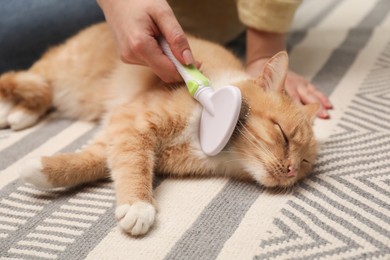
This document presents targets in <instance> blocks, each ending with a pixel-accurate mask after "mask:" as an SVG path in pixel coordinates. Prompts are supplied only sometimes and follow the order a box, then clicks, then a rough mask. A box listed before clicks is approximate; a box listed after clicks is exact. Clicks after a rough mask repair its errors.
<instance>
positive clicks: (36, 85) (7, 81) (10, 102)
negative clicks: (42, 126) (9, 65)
mask: <svg viewBox="0 0 390 260" xmlns="http://www.w3.org/2000/svg"><path fill="white" fill-rule="evenodd" d="M51 103H52V89H51V87H50V85H49V83H48V82H47V80H46V79H45V78H44V77H43V76H41V75H39V74H36V73H34V72H30V71H20V72H13V71H11V72H8V73H5V74H3V75H1V76H0V128H5V127H8V126H9V127H11V128H12V129H13V130H20V129H24V128H26V127H29V126H31V125H33V124H35V123H36V122H37V121H38V119H39V118H40V117H41V116H42V115H43V114H44V113H45V112H46V111H47V110H48V109H49V107H50V106H51Z"/></svg>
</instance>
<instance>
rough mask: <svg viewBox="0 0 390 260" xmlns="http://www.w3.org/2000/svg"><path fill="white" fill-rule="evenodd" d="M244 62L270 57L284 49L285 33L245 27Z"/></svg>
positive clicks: (248, 62)
mask: <svg viewBox="0 0 390 260" xmlns="http://www.w3.org/2000/svg"><path fill="white" fill-rule="evenodd" d="M246 48H247V49H246V54H247V56H246V64H247V65H249V64H251V63H253V62H256V61H258V60H263V59H268V58H271V57H272V56H273V55H275V54H276V53H278V52H279V51H282V50H285V35H284V34H282V33H271V32H265V31H259V30H256V29H253V28H250V27H248V28H247V35H246Z"/></svg>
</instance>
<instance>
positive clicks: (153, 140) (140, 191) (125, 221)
mask: <svg viewBox="0 0 390 260" xmlns="http://www.w3.org/2000/svg"><path fill="white" fill-rule="evenodd" d="M137 113H140V114H141V113H142V111H135V113H134V114H133V113H131V112H129V113H126V112H125V113H121V112H119V113H118V112H117V113H116V115H114V116H113V117H112V118H111V120H110V123H109V132H108V135H109V136H112V138H111V139H110V141H109V144H108V149H107V159H108V164H109V167H110V170H111V174H112V178H113V180H114V186H115V192H116V197H117V208H116V211H115V215H116V217H117V219H118V221H119V226H120V227H121V228H122V230H124V231H125V232H127V233H130V234H132V235H135V236H137V235H143V234H145V233H146V232H148V230H149V229H150V227H151V226H152V225H153V223H154V220H155V215H156V209H155V205H154V204H155V202H154V198H153V184H152V179H153V169H154V163H155V162H154V161H155V153H154V151H155V149H156V147H157V137H156V133H154V132H153V130H152V127H149V124H148V123H147V122H146V119H145V118H144V116H143V115H140V114H137Z"/></svg>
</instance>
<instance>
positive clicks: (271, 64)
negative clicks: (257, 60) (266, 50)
mask: <svg viewBox="0 0 390 260" xmlns="http://www.w3.org/2000/svg"><path fill="white" fill-rule="evenodd" d="M287 70H288V55H287V52H285V51H281V52H278V53H277V54H275V55H274V56H273V57H272V58H271V59H269V60H268V62H267V63H266V64H265V66H264V68H263V73H262V74H261V76H260V77H259V78H258V79H257V80H256V83H257V84H258V85H260V86H261V87H264V88H266V89H274V90H277V91H282V90H283V89H284V82H285V80H286V75H287Z"/></svg>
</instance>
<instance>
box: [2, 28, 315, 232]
mask: <svg viewBox="0 0 390 260" xmlns="http://www.w3.org/2000/svg"><path fill="white" fill-rule="evenodd" d="M190 45H191V49H192V51H193V53H194V55H195V57H196V59H197V60H199V61H201V62H202V72H203V73H204V74H205V75H206V76H207V77H208V78H209V79H210V81H211V82H212V84H213V86H214V87H216V88H218V87H220V86H224V85H236V86H237V87H239V88H240V90H241V92H242V96H243V103H244V105H243V108H242V111H241V115H240V121H239V123H238V125H237V127H236V130H235V134H234V136H233V137H232V138H231V140H230V142H229V144H228V145H227V147H225V149H224V150H223V151H222V152H221V153H220V154H218V155H217V156H213V157H209V156H206V155H205V154H204V153H203V152H202V150H201V148H200V145H199V139H198V134H199V120H200V114H201V110H202V108H201V107H200V105H199V104H198V103H197V102H196V101H195V100H194V99H193V98H192V97H191V96H190V95H189V94H188V91H187V89H186V88H185V86H184V85H183V84H174V85H169V86H168V85H166V84H164V83H162V82H161V81H160V80H159V79H158V78H157V77H156V76H155V75H154V74H153V73H152V72H151V71H150V70H149V69H148V68H146V67H142V66H135V65H126V64H123V63H122V62H121V61H120V60H119V59H118V58H117V57H118V55H117V53H116V50H115V45H114V41H113V39H112V37H111V34H110V32H109V30H108V27H107V25H106V24H99V25H95V26H92V27H90V28H88V29H87V30H84V31H82V32H81V33H80V34H78V35H76V36H75V37H73V38H71V39H70V40H68V41H67V42H66V43H65V44H63V45H61V46H59V47H56V48H53V49H51V50H50V51H49V52H48V53H46V54H45V55H44V56H43V57H42V58H41V59H40V60H39V61H37V62H36V63H35V64H34V65H33V66H32V67H31V68H30V70H28V71H25V72H10V73H6V74H4V75H2V76H1V77H0V127H6V126H11V127H12V128H13V129H16V130H17V129H22V128H25V127H28V126H30V125H32V124H34V123H35V122H36V121H37V120H38V118H39V117H40V116H41V115H43V114H44V113H45V112H46V111H47V110H48V109H49V108H50V107H51V106H54V107H55V108H56V109H57V110H58V111H60V112H61V113H62V114H63V115H65V116H68V117H72V118H76V119H87V120H102V121H103V124H104V128H103V131H102V133H100V135H99V136H98V137H97V138H96V140H94V141H93V142H92V143H91V144H90V145H88V146H87V147H86V148H85V149H83V150H82V151H81V152H78V153H70V154H59V155H54V156H51V157H42V158H35V159H32V160H29V161H27V162H26V163H25V164H24V165H23V166H22V167H21V172H20V174H21V175H22V177H23V178H24V179H25V180H26V181H28V182H31V183H33V184H35V185H37V186H40V187H45V188H53V187H69V186H74V185H77V184H80V183H85V182H91V181H95V180H98V179H101V178H106V177H108V176H111V177H112V179H113V180H114V186H115V190H116V195H117V205H118V207H117V211H116V215H117V218H118V219H119V220H120V222H119V223H120V226H121V227H122V228H123V229H124V230H125V231H127V232H129V233H131V234H133V235H139V234H144V233H146V232H147V231H148V229H149V227H150V226H151V225H152V224H153V222H154V217H155V213H156V212H155V208H154V203H155V202H154V199H153V191H152V179H153V173H154V172H159V173H165V174H168V175H173V176H179V177H182V176H187V175H193V176H208V175H224V176H231V177H236V178H241V179H254V180H256V181H257V182H259V183H260V184H262V185H265V186H269V187H275V186H281V187H286V186H290V185H292V184H294V183H295V182H296V181H298V180H299V179H301V178H303V177H304V176H305V175H307V174H308V173H309V171H310V170H311V168H312V164H313V163H314V160H315V157H316V142H315V140H314V137H313V132H312V129H311V120H312V118H313V116H314V115H315V112H316V106H305V107H298V106H297V105H295V104H294V102H293V101H292V100H291V99H290V98H289V97H288V96H287V95H286V94H285V93H284V91H283V83H284V78H285V73H286V70H287V61H288V60H287V55H286V54H285V53H281V54H278V55H276V56H275V57H274V58H273V59H271V61H270V62H269V63H268V65H266V67H265V69H264V72H263V76H261V77H259V78H258V79H257V80H254V79H251V78H250V77H249V76H248V75H247V74H246V73H245V70H244V67H243V65H242V64H241V62H240V61H239V60H238V59H237V58H235V57H234V56H233V55H232V54H231V53H229V52H228V51H227V50H225V49H224V48H222V47H221V46H218V45H216V44H213V43H210V42H205V41H202V40H199V39H194V38H192V37H190ZM259 74H260V73H259Z"/></svg>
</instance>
